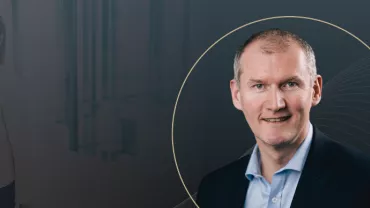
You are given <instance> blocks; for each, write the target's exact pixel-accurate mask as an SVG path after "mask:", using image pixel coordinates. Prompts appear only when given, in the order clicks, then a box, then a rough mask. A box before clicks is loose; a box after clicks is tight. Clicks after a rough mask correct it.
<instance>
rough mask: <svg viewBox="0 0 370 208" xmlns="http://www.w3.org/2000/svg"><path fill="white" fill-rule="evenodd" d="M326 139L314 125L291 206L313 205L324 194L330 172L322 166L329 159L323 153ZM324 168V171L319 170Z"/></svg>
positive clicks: (300, 207) (292, 207) (299, 207)
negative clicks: (309, 145)
mask: <svg viewBox="0 0 370 208" xmlns="http://www.w3.org/2000/svg"><path fill="white" fill-rule="evenodd" d="M327 141H328V139H327V137H326V136H325V134H323V133H322V132H321V131H320V130H319V129H318V128H317V127H316V126H314V132H313V137H312V143H311V147H310V150H309V153H308V156H307V159H306V162H305V165H304V168H303V171H302V174H301V177H300V179H299V182H298V185H297V188H296V191H295V194H294V197H293V201H292V204H291V208H302V207H315V204H316V203H317V202H318V201H320V198H321V197H322V196H324V193H325V192H326V190H327V188H328V187H327V186H326V183H327V182H328V180H327V179H328V176H329V175H330V174H331V173H329V172H328V171H327V169H326V168H324V165H325V164H326V165H327V164H328V162H329V161H330V159H329V158H328V157H327V156H326V155H327V154H325V146H326V145H327ZM329 164H330V163H329ZM324 169H325V170H326V171H321V170H324ZM320 171H321V172H320ZM316 205H317V204H316Z"/></svg>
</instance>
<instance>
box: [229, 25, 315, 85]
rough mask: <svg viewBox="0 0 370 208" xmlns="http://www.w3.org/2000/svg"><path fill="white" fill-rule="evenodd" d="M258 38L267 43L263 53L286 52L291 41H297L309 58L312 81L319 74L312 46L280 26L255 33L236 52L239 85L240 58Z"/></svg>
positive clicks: (235, 76)
mask: <svg viewBox="0 0 370 208" xmlns="http://www.w3.org/2000/svg"><path fill="white" fill-rule="evenodd" d="M257 40H265V41H266V42H267V44H265V45H263V46H262V47H261V49H262V52H263V53H267V54H272V53H278V52H284V51H285V50H287V49H288V47H289V46H290V43H291V41H293V42H295V43H297V44H298V45H299V46H300V47H301V48H302V49H303V51H304V53H305V55H306V60H307V67H308V69H309V73H310V76H311V82H312V81H313V80H314V77H315V76H316V74H317V69H316V59H315V53H314V51H313V49H312V47H311V46H310V45H309V44H308V43H307V42H306V41H305V40H303V39H302V38H301V37H299V36H298V35H296V34H293V33H291V32H288V31H284V30H281V29H279V28H272V29H268V30H264V31H261V32H258V33H255V34H253V35H252V36H251V37H250V38H248V39H247V40H246V41H245V42H244V44H243V45H241V46H240V47H239V48H238V50H237V51H236V53H235V57H234V79H235V80H236V82H237V85H238V86H239V85H240V76H241V73H242V69H241V66H240V58H241V56H242V54H243V52H244V50H245V48H246V47H247V46H248V45H250V44H251V43H252V42H255V41H257Z"/></svg>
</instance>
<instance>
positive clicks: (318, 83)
mask: <svg viewBox="0 0 370 208" xmlns="http://www.w3.org/2000/svg"><path fill="white" fill-rule="evenodd" d="M312 87H313V92H312V107H313V106H316V105H317V104H319V103H320V101H321V94H322V77H321V76H320V75H316V78H315V80H314V82H313V86H312Z"/></svg>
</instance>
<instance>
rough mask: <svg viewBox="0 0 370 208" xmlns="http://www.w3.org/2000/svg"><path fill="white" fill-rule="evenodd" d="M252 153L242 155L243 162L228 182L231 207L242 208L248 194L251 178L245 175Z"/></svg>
mask: <svg viewBox="0 0 370 208" xmlns="http://www.w3.org/2000/svg"><path fill="white" fill-rule="evenodd" d="M249 158H250V154H248V155H246V156H244V157H242V158H241V159H240V160H241V163H240V165H239V166H238V168H237V169H239V170H236V171H235V172H234V173H236V174H235V175H234V176H233V178H232V179H231V180H230V184H228V187H230V188H229V190H228V193H226V194H227V198H228V200H227V201H228V205H227V207H229V208H242V207H243V205H244V202H245V197H246V194H247V190H248V186H249V180H248V179H247V178H246V177H245V171H246V170H247V166H248V162H249Z"/></svg>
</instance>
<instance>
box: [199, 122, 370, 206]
mask: <svg viewBox="0 0 370 208" xmlns="http://www.w3.org/2000/svg"><path fill="white" fill-rule="evenodd" d="M313 127H314V128H313V129H314V130H313V138H312V143H311V147H310V150H309V153H308V156H307V159H306V163H305V165H304V168H303V171H302V174H301V177H300V179H299V182H298V185H297V188H296V191H295V194H294V197H293V201H292V204H291V207H292V208H306V207H307V208H316V207H323V208H324V207H325V208H327V207H329V208H330V207H335V208H338V207H343V208H344V207H345V208H347V207H348V208H357V207H368V208H370V159H369V157H367V156H365V155H363V154H362V153H361V152H359V151H357V150H354V149H353V148H350V147H345V146H343V145H342V144H340V143H338V142H335V141H333V140H331V139H330V138H328V137H327V136H326V135H325V134H323V133H322V132H321V131H320V130H319V129H318V128H317V127H316V126H313ZM249 158H250V154H248V155H246V156H244V157H242V158H240V159H239V160H237V161H235V162H232V163H231V164H229V165H226V166H225V167H223V168H220V169H218V170H216V171H214V172H212V173H210V174H208V175H207V176H206V177H204V178H203V180H202V181H201V183H200V186H199V189H198V195H197V204H198V205H199V207H200V208H218V207H222V208H240V207H243V205H244V201H245V197H246V193H247V189H248V185H249V180H248V179H247V178H246V177H245V171H246V169H247V166H248V162H249Z"/></svg>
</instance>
